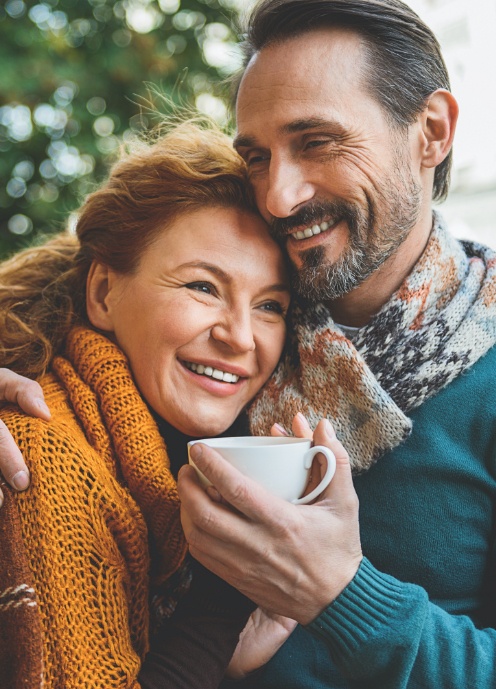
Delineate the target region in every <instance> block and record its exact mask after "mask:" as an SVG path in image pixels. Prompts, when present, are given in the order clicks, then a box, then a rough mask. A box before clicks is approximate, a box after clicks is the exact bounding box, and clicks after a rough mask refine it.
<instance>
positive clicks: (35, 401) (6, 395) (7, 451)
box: [0, 368, 50, 506]
mask: <svg viewBox="0 0 496 689" xmlns="http://www.w3.org/2000/svg"><path fill="white" fill-rule="evenodd" d="M0 402H12V403H13V404H18V405H19V406H20V407H21V409H22V410H23V411H25V412H26V414H30V415H31V416H38V417H39V418H40V419H46V420H47V421H48V420H49V419H50V410H49V409H48V407H47V405H46V404H45V400H44V398H43V391H42V389H41V387H40V385H39V384H38V383H36V382H35V381H34V380H29V378H24V377H23V376H19V375H17V373H13V372H12V371H9V370H8V369H6V368H0ZM0 473H2V474H3V476H4V478H5V480H6V481H8V483H10V485H11V486H12V487H13V488H15V489H16V490H25V489H26V488H27V487H28V486H29V471H28V468H27V466H26V464H25V463H24V460H23V458H22V454H21V452H20V450H19V448H18V447H17V445H16V444H15V442H14V440H13V438H12V436H11V435H10V433H9V431H8V429H7V426H6V425H5V424H4V422H3V421H1V420H0ZM2 503H3V493H2V491H1V489H0V506H1V504H2Z"/></svg>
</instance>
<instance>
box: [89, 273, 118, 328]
mask: <svg viewBox="0 0 496 689" xmlns="http://www.w3.org/2000/svg"><path fill="white" fill-rule="evenodd" d="M111 285H112V273H111V271H110V269H109V268H108V266H105V265H103V264H102V263H96V262H95V261H93V263H92V264H91V267H90V270H89V273H88V278H87V280H86V312H87V314H88V319H89V321H90V323H91V324H92V325H93V326H94V327H95V328H98V329H99V330H105V331H107V332H113V331H114V323H113V320H112V310H111V308H110V306H109V299H108V296H109V293H110V289H111Z"/></svg>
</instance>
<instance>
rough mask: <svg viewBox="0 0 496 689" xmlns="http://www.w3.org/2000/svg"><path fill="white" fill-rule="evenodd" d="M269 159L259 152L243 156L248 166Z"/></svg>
mask: <svg viewBox="0 0 496 689" xmlns="http://www.w3.org/2000/svg"><path fill="white" fill-rule="evenodd" d="M268 159H269V156H266V155H262V154H261V153H259V154H256V155H255V154H254V155H248V156H246V158H245V162H246V164H247V165H248V167H251V166H253V165H257V164H259V163H264V162H265V161H267V160H268Z"/></svg>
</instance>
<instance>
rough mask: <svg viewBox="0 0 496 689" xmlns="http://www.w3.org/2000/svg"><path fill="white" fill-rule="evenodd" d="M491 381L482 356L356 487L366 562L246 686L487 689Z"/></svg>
mask: <svg viewBox="0 0 496 689" xmlns="http://www.w3.org/2000/svg"><path fill="white" fill-rule="evenodd" d="M495 374H496V347H493V349H492V350H490V351H489V353H488V354H486V356H484V357H483V358H482V359H480V360H479V361H478V362H477V363H476V364H475V365H474V366H473V367H472V368H471V369H469V370H468V371H467V372H466V373H465V374H464V375H462V376H460V377H459V378H458V379H456V380H455V381H454V382H453V383H451V384H450V385H449V386H448V387H447V388H445V389H444V390H442V391H441V392H439V393H438V394H437V395H436V396H435V397H433V398H431V399H429V400H428V401H427V402H425V403H424V404H423V405H422V406H421V407H419V408H418V409H416V410H414V411H413V412H412V413H411V414H410V417H411V418H412V420H413V432H412V434H411V436H410V438H409V439H408V440H407V441H406V442H405V443H404V444H403V445H402V446H400V447H398V448H396V449H395V450H393V451H392V452H389V453H388V454H387V455H384V456H383V457H382V458H381V459H380V460H379V461H378V462H377V464H376V465H375V466H374V467H373V468H372V469H370V470H369V471H368V472H367V473H365V474H363V475H362V476H359V477H358V478H356V480H355V487H356V490H357V493H358V496H359V499H360V530H361V536H362V546H363V552H364V554H365V556H366V557H365V559H364V560H363V563H362V565H361V566H360V569H359V571H358V573H357V575H356V576H355V578H354V580H353V581H352V582H351V583H350V584H349V586H348V587H347V588H346V589H345V590H344V591H343V593H342V594H341V595H340V596H339V597H338V598H337V599H336V600H335V601H334V602H333V603H332V604H331V605H329V607H328V608H327V609H326V610H324V612H323V613H322V614H321V615H320V616H319V617H318V618H317V619H316V620H314V621H313V622H312V623H311V624H310V625H308V627H306V628H303V627H297V629H296V630H295V632H294V633H293V634H292V636H291V637H290V638H289V640H288V641H287V642H286V644H285V645H284V646H283V647H282V649H281V650H280V651H279V652H278V653H277V655H276V656H275V657H274V658H273V659H272V660H271V661H270V662H269V663H268V664H267V665H266V666H265V668H263V669H262V670H261V671H260V672H259V673H257V674H256V677H254V678H253V684H252V686H256V687H257V689H264V688H265V687H277V688H279V689H293V688H298V689H300V688H302V687H308V688H311V689H321V688H322V689H324V688H326V689H344V688H346V689H351V688H353V689H414V688H415V689H448V688H449V689H492V688H496V595H495V594H496V548H495V541H496V539H495V530H496V519H495V516H496V514H495V513H496V386H495ZM242 684H243V683H242ZM242 684H240V686H242Z"/></svg>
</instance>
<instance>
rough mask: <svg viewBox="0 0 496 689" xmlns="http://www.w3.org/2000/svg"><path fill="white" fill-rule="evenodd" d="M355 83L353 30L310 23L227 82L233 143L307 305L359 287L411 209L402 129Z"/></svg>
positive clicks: (404, 228)
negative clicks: (233, 114)
mask: <svg viewBox="0 0 496 689" xmlns="http://www.w3.org/2000/svg"><path fill="white" fill-rule="evenodd" d="M366 79H367V62H366V56H365V47H364V45H363V43H362V42H361V39H360V37H359V36H358V35H357V34H355V33H353V32H350V31H344V30H340V29H321V30H320V29H319V30H315V31H312V32H309V33H306V34H303V35H301V36H298V37H296V38H291V39H288V40H286V41H284V42H283V43H280V44H275V45H271V46H268V47H267V48H264V49H263V50H262V51H261V52H260V53H259V54H258V55H256V56H254V58H253V59H252V60H251V62H250V64H249V65H248V68H247V69H246V72H245V74H244V76H243V79H242V81H241V85H240V89H239V94H238V100H237V127H238V135H237V137H236V142H235V145H236V148H237V150H238V151H239V152H240V154H241V155H242V156H243V158H244V159H245V160H246V162H247V164H248V168H249V172H250V179H251V182H252V184H253V187H254V190H255V194H256V199H257V203H258V206H259V209H260V211H261V213H262V215H263V216H264V217H265V218H266V219H267V220H268V222H269V224H270V226H271V232H272V234H273V236H274V237H275V238H276V239H278V240H279V241H280V242H281V243H283V244H284V245H285V247H286V250H287V252H288V255H289V257H290V259H291V261H292V263H293V265H294V267H295V276H294V282H293V284H294V285H295V287H296V289H297V290H298V291H299V292H300V293H301V294H302V295H303V296H306V297H308V298H311V299H314V300H322V301H327V300H332V299H335V298H337V297H339V296H341V295H343V294H346V293H348V292H350V291H351V290H353V289H354V288H355V287H357V286H358V285H360V284H361V283H362V282H363V281H364V280H365V279H366V278H367V277H368V276H369V275H371V274H372V273H373V272H374V271H376V270H377V269H378V268H379V267H380V266H381V265H382V264H383V263H384V261H385V260H386V259H387V258H388V257H389V256H391V255H392V254H393V253H394V252H395V251H396V250H397V249H398V247H399V246H401V244H402V242H403V240H404V239H405V237H406V236H407V235H408V233H409V232H410V230H411V229H412V227H413V226H414V225H415V223H416V221H417V219H418V215H419V212H420V206H421V201H422V193H421V192H422V187H421V184H420V178H419V175H418V174H416V173H415V166H414V165H413V164H412V143H411V141H410V138H409V131H408V130H407V129H405V130H399V129H398V128H397V127H395V126H393V125H392V124H391V123H390V122H389V120H388V119H387V117H386V114H385V111H384V109H383V108H382V107H381V106H380V105H379V103H378V102H377V100H376V99H375V98H374V97H373V96H372V95H370V94H369V93H368V91H367V90H366V88H365V87H364V83H366Z"/></svg>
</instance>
